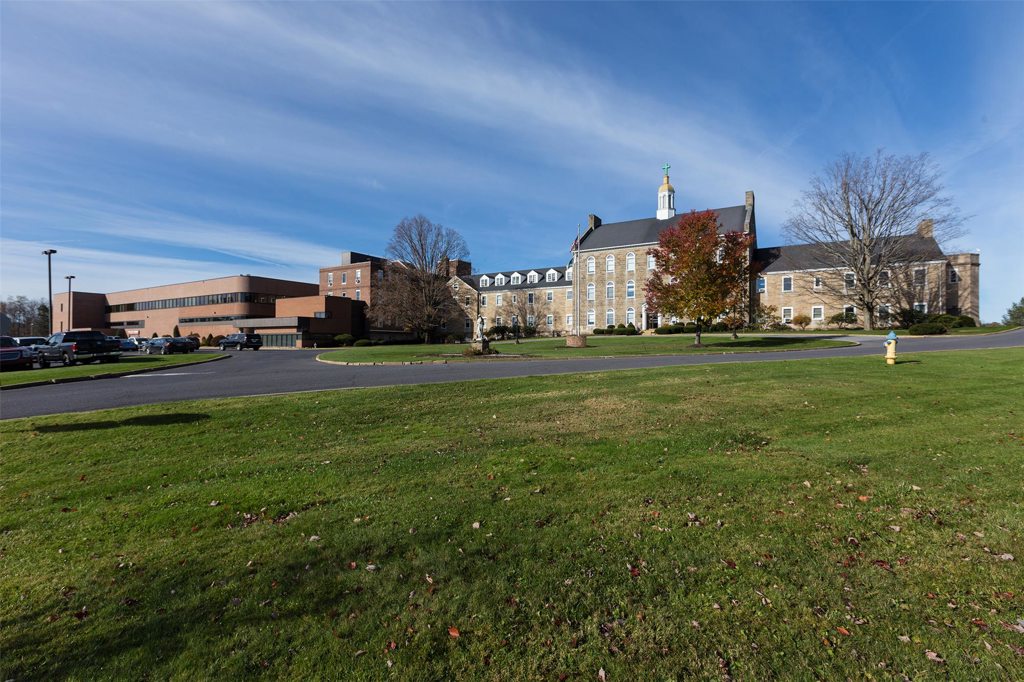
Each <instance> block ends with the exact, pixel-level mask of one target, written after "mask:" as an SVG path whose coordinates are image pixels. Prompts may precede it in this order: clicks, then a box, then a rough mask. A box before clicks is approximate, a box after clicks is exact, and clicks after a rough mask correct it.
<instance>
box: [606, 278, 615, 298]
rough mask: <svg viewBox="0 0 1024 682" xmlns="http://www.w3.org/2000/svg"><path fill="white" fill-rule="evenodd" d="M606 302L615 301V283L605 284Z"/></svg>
mask: <svg viewBox="0 0 1024 682" xmlns="http://www.w3.org/2000/svg"><path fill="white" fill-rule="evenodd" d="M604 300H606V301H614V300H615V282H605V283H604Z"/></svg>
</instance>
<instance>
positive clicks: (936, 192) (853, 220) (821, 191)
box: [785, 150, 963, 329]
mask: <svg viewBox="0 0 1024 682" xmlns="http://www.w3.org/2000/svg"><path fill="white" fill-rule="evenodd" d="M940 177H941V174H940V172H939V169H938V166H937V165H936V164H935V163H934V162H933V161H932V160H931V158H930V157H929V156H928V155H927V154H919V155H917V156H895V155H891V154H885V153H884V151H883V150H879V151H877V152H875V154H874V155H873V156H858V155H855V154H844V155H843V156H841V157H840V158H839V159H838V160H836V161H835V162H834V163H832V164H831V165H829V166H827V167H826V168H825V170H824V172H823V173H822V174H821V175H816V176H814V177H813V178H811V186H810V188H809V189H808V190H807V191H805V192H804V193H803V196H802V198H801V199H800V200H798V201H797V202H796V206H795V209H794V212H793V214H792V215H791V216H790V218H789V220H788V221H787V223H786V226H785V230H786V233H787V234H788V235H789V236H790V238H791V239H792V240H793V241H795V242H798V243H806V244H811V245H813V246H814V248H813V249H812V252H813V253H814V256H813V258H814V259H815V260H817V261H818V263H817V267H820V268H822V269H824V270H833V271H841V272H842V273H844V275H843V276H839V277H822V278H821V285H822V286H824V288H825V289H827V290H828V291H829V292H830V293H832V294H834V295H836V296H838V297H842V298H844V299H847V300H850V301H851V302H852V303H854V304H856V305H858V306H859V307H861V308H862V309H863V310H864V312H865V324H864V326H865V328H867V329H872V328H873V327H874V323H875V313H876V310H877V309H878V306H879V304H880V303H881V302H882V301H883V300H884V299H887V298H890V297H891V292H890V289H889V288H890V287H891V286H892V284H894V283H896V282H897V281H898V279H899V278H898V277H896V276H895V275H896V273H898V272H900V271H905V270H907V269H908V268H909V267H910V266H911V265H913V264H914V263H915V262H920V261H921V260H922V258H926V257H927V256H925V255H923V254H927V253H929V251H928V250H927V249H923V248H922V240H927V239H930V238H931V236H934V239H935V240H936V241H937V242H939V243H940V244H941V243H942V242H944V241H948V240H951V239H955V238H956V237H958V236H959V235H960V234H961V227H962V225H963V217H962V216H961V215H960V213H959V211H958V210H957V209H956V207H954V206H953V203H952V200H951V199H950V198H949V197H948V196H947V195H946V194H945V188H944V187H943V185H942V183H941V182H940ZM920 226H923V229H922V230H921V232H920V234H919V233H918V228H919V227H920ZM932 252H934V249H932ZM845 273H852V274H853V281H852V282H850V281H849V278H847V277H846V276H845ZM890 280H892V281H890ZM851 284H852V286H851Z"/></svg>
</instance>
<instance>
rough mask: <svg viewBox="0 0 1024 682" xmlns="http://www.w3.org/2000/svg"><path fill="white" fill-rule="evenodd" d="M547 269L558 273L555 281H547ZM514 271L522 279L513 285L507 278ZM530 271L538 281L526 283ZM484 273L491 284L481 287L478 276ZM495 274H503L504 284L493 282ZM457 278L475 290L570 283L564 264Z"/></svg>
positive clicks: (540, 287) (539, 287)
mask: <svg viewBox="0 0 1024 682" xmlns="http://www.w3.org/2000/svg"><path fill="white" fill-rule="evenodd" d="M548 270H554V271H555V272H557V273H558V279H557V280H556V281H554V282H548V281H546V280H545V277H547V273H548ZM515 272H518V273H519V274H520V275H522V276H523V281H522V283H521V284H516V285H515V286H513V285H512V284H510V283H509V278H510V277H511V276H512V273H515ZM530 272H536V273H537V274H538V275H539V276H540V281H538V282H534V283H528V282H527V281H526V276H527V275H528V274H529V273H530ZM485 275H486V276H487V277H489V278H490V279H491V284H490V285H489V286H486V287H481V286H480V278H481V277H484V276H485ZM496 275H505V284H504V285H502V286H498V285H495V284H494V278H495V276H496ZM459 279H461V280H462V281H463V282H465V283H466V284H468V285H469V286H471V287H473V288H474V289H476V290H477V291H483V292H486V291H490V290H491V289H502V290H504V289H543V288H544V287H552V286H555V287H557V286H567V285H569V284H571V282H569V281H568V280H566V279H565V266H564V265H560V266H557V267H553V268H526V269H520V270H500V271H498V272H481V273H480V274H477V275H463V276H460V277H459Z"/></svg>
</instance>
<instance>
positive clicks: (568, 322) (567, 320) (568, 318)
mask: <svg viewBox="0 0 1024 682" xmlns="http://www.w3.org/2000/svg"><path fill="white" fill-rule="evenodd" d="M565 326H566V327H572V315H566V316H565Z"/></svg>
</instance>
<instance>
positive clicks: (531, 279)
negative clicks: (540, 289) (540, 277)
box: [526, 272, 537, 284]
mask: <svg viewBox="0 0 1024 682" xmlns="http://www.w3.org/2000/svg"><path fill="white" fill-rule="evenodd" d="M526 281H527V282H528V283H529V284H536V283H537V273H536V272H531V273H530V274H528V275H527V276H526Z"/></svg>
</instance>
